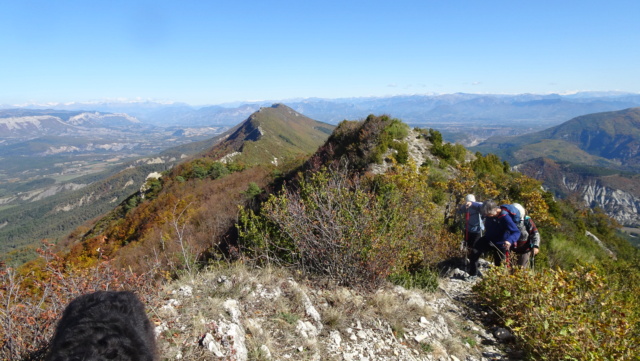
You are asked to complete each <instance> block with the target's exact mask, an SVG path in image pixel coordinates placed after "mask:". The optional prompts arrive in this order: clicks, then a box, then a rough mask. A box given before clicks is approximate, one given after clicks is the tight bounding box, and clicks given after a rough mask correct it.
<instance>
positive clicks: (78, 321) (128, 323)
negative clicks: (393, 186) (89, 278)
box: [46, 291, 157, 361]
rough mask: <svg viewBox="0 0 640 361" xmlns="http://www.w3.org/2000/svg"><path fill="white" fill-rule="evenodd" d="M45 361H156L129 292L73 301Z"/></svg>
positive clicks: (150, 335)
mask: <svg viewBox="0 0 640 361" xmlns="http://www.w3.org/2000/svg"><path fill="white" fill-rule="evenodd" d="M46 360H47V361H76V360H77V361H79V360H116V361H125V360H127V361H131V360H141V361H142V360H144V361H147V360H148V361H155V360H157V355H156V344H155V336H154V332H153V329H152V327H151V322H149V319H148V318H147V315H146V313H145V311H144V305H143V304H142V302H140V300H139V299H138V297H136V295H134V294H133V293H131V292H111V291H98V292H95V293H90V294H86V295H82V296H80V297H78V298H76V299H75V300H73V301H71V303H69V305H68V306H67V308H66V309H65V310H64V313H63V315H62V319H61V320H60V322H59V323H58V327H57V328H56V333H55V335H54V336H53V339H52V341H51V344H50V346H49V353H48V354H47V357H46Z"/></svg>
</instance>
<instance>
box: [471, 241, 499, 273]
mask: <svg viewBox="0 0 640 361" xmlns="http://www.w3.org/2000/svg"><path fill="white" fill-rule="evenodd" d="M485 253H491V254H492V255H493V259H494V262H495V265H496V266H500V265H502V261H503V260H506V259H507V258H508V255H509V253H508V250H506V249H505V248H504V247H502V246H497V245H495V244H493V243H492V242H491V241H489V239H487V237H480V239H478V240H477V241H476V243H475V244H474V245H473V250H472V252H471V255H470V256H469V263H470V264H469V274H470V275H472V276H476V275H477V274H478V260H480V257H481V256H482V255H483V254H485Z"/></svg>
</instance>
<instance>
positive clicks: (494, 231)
mask: <svg viewBox="0 0 640 361" xmlns="http://www.w3.org/2000/svg"><path fill="white" fill-rule="evenodd" d="M509 206H511V205H503V206H500V207H499V206H498V205H497V204H496V202H494V201H492V200H489V201H486V202H484V203H483V204H482V207H481V208H480V214H482V216H483V217H485V223H484V229H485V234H484V236H482V237H480V239H479V240H478V241H477V242H476V243H475V245H474V247H473V252H472V254H471V257H470V260H469V261H470V266H471V267H470V272H469V274H470V275H471V276H477V275H478V260H479V259H480V256H481V255H482V254H483V253H487V252H491V253H493V255H494V263H495V265H496V266H500V265H501V264H502V261H503V260H505V261H507V262H508V260H509V249H510V248H511V246H512V245H513V244H515V243H516V242H517V241H518V239H519V238H520V230H519V229H518V226H517V225H516V223H517V222H515V221H514V219H513V217H512V215H511V214H510V212H509V211H508V209H511V208H513V210H514V212H517V211H515V207H512V206H511V207H509ZM507 265H508V263H507Z"/></svg>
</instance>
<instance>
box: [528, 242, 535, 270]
mask: <svg viewBox="0 0 640 361" xmlns="http://www.w3.org/2000/svg"><path fill="white" fill-rule="evenodd" d="M529 258H530V259H529V264H530V266H531V270H532V271H533V272H535V266H536V264H535V261H536V254H535V252H533V248H531V256H530V257H529Z"/></svg>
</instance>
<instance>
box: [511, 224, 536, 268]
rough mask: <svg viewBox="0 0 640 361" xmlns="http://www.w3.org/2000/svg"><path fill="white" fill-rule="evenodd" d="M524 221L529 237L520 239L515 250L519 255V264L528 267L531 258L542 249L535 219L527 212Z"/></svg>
mask: <svg viewBox="0 0 640 361" xmlns="http://www.w3.org/2000/svg"><path fill="white" fill-rule="evenodd" d="M523 223H524V227H525V229H526V230H527V233H528V236H527V239H526V240H524V241H518V242H517V244H516V245H515V247H514V249H513V251H514V252H515V253H516V255H517V264H518V266H520V267H523V268H526V267H529V266H530V265H531V259H532V258H533V257H535V256H536V255H537V254H538V251H540V232H539V231H538V227H536V224H535V223H534V222H533V219H531V217H529V216H528V215H526V214H525V217H524V220H523Z"/></svg>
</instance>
